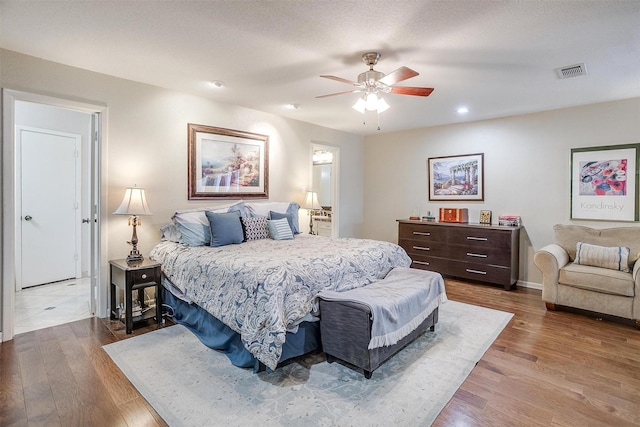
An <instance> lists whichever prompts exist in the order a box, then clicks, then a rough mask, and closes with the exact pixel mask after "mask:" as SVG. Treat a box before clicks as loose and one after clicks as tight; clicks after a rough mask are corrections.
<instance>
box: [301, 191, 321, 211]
mask: <svg viewBox="0 0 640 427" xmlns="http://www.w3.org/2000/svg"><path fill="white" fill-rule="evenodd" d="M302 209H320V202H318V194H317V193H316V192H315V191H307V195H306V197H305V198H304V203H303V204H302Z"/></svg>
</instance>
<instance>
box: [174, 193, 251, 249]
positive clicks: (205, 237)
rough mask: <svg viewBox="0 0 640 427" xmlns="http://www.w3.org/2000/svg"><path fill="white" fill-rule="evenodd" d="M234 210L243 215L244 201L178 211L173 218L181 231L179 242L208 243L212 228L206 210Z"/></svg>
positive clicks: (199, 244)
mask: <svg viewBox="0 0 640 427" xmlns="http://www.w3.org/2000/svg"><path fill="white" fill-rule="evenodd" d="M232 210H237V211H240V212H241V216H242V215H243V214H244V211H245V208H244V202H233V203H230V204H226V205H222V206H215V207H210V208H204V209H188V210H182V211H177V212H176V213H174V214H173V217H172V218H171V219H172V220H173V222H174V224H175V225H176V228H177V230H178V232H179V233H180V237H179V239H178V242H180V243H183V244H186V245H189V246H205V245H208V244H209V243H210V242H211V228H210V224H209V220H208V219H207V216H206V215H205V212H215V213H224V212H229V211H232Z"/></svg>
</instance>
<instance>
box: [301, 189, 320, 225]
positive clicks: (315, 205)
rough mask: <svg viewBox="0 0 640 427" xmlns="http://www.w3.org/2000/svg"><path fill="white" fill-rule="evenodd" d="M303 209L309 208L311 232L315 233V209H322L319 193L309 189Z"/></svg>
mask: <svg viewBox="0 0 640 427" xmlns="http://www.w3.org/2000/svg"><path fill="white" fill-rule="evenodd" d="M302 209H308V210H309V234H313V211H314V210H317V209H320V203H319V202H318V194H317V193H316V192H315V191H307V196H306V197H305V199H304V203H303V205H302Z"/></svg>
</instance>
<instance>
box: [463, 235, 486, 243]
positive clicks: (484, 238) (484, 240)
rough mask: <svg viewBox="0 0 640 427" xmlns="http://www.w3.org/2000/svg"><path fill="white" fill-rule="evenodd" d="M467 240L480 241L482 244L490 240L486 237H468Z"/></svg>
mask: <svg viewBox="0 0 640 427" xmlns="http://www.w3.org/2000/svg"><path fill="white" fill-rule="evenodd" d="M467 240H479V241H481V242H486V241H487V240H489V239H487V238H486V237H471V236H467Z"/></svg>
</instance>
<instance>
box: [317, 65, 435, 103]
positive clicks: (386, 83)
mask: <svg viewBox="0 0 640 427" xmlns="http://www.w3.org/2000/svg"><path fill="white" fill-rule="evenodd" d="M379 59H380V54H379V53H378V52H367V53H365V54H363V55H362V61H363V62H364V63H365V64H367V65H368V66H369V71H365V72H364V73H360V74H359V75H358V81H357V82H354V81H351V80H347V79H343V78H342V77H336V76H326V75H323V76H320V77H323V78H325V79H331V80H336V81H338V82H342V83H347V84H351V85H353V86H354V87H355V89H353V90H347V91H344V92H337V93H330V94H328V95H320V96H316V98H326V97H329V96H336V95H343V94H345V93H357V92H363V95H362V97H361V98H359V99H358V102H356V104H355V105H354V106H353V108H354V109H356V110H358V111H360V112H361V113H364V111H365V109H366V110H370V111H377V112H378V113H381V112H383V111H386V110H387V109H388V108H389V105H388V104H387V103H386V102H385V101H384V99H382V98H381V95H382V94H385V93H395V94H398V95H413V96H429V95H430V94H431V92H433V88H430V87H409V86H394V85H395V84H396V83H399V82H401V81H404V80H407V79H410V78H412V77H415V76H417V75H418V72H417V71H414V70H412V69H411V68H407V67H400V68H398V69H397V70H395V71H392V72H391V73H389V74H386V75H385V74H384V73H382V72H380V71H376V70H374V69H373V66H374V65H376V64H377V63H378V60H379Z"/></svg>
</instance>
